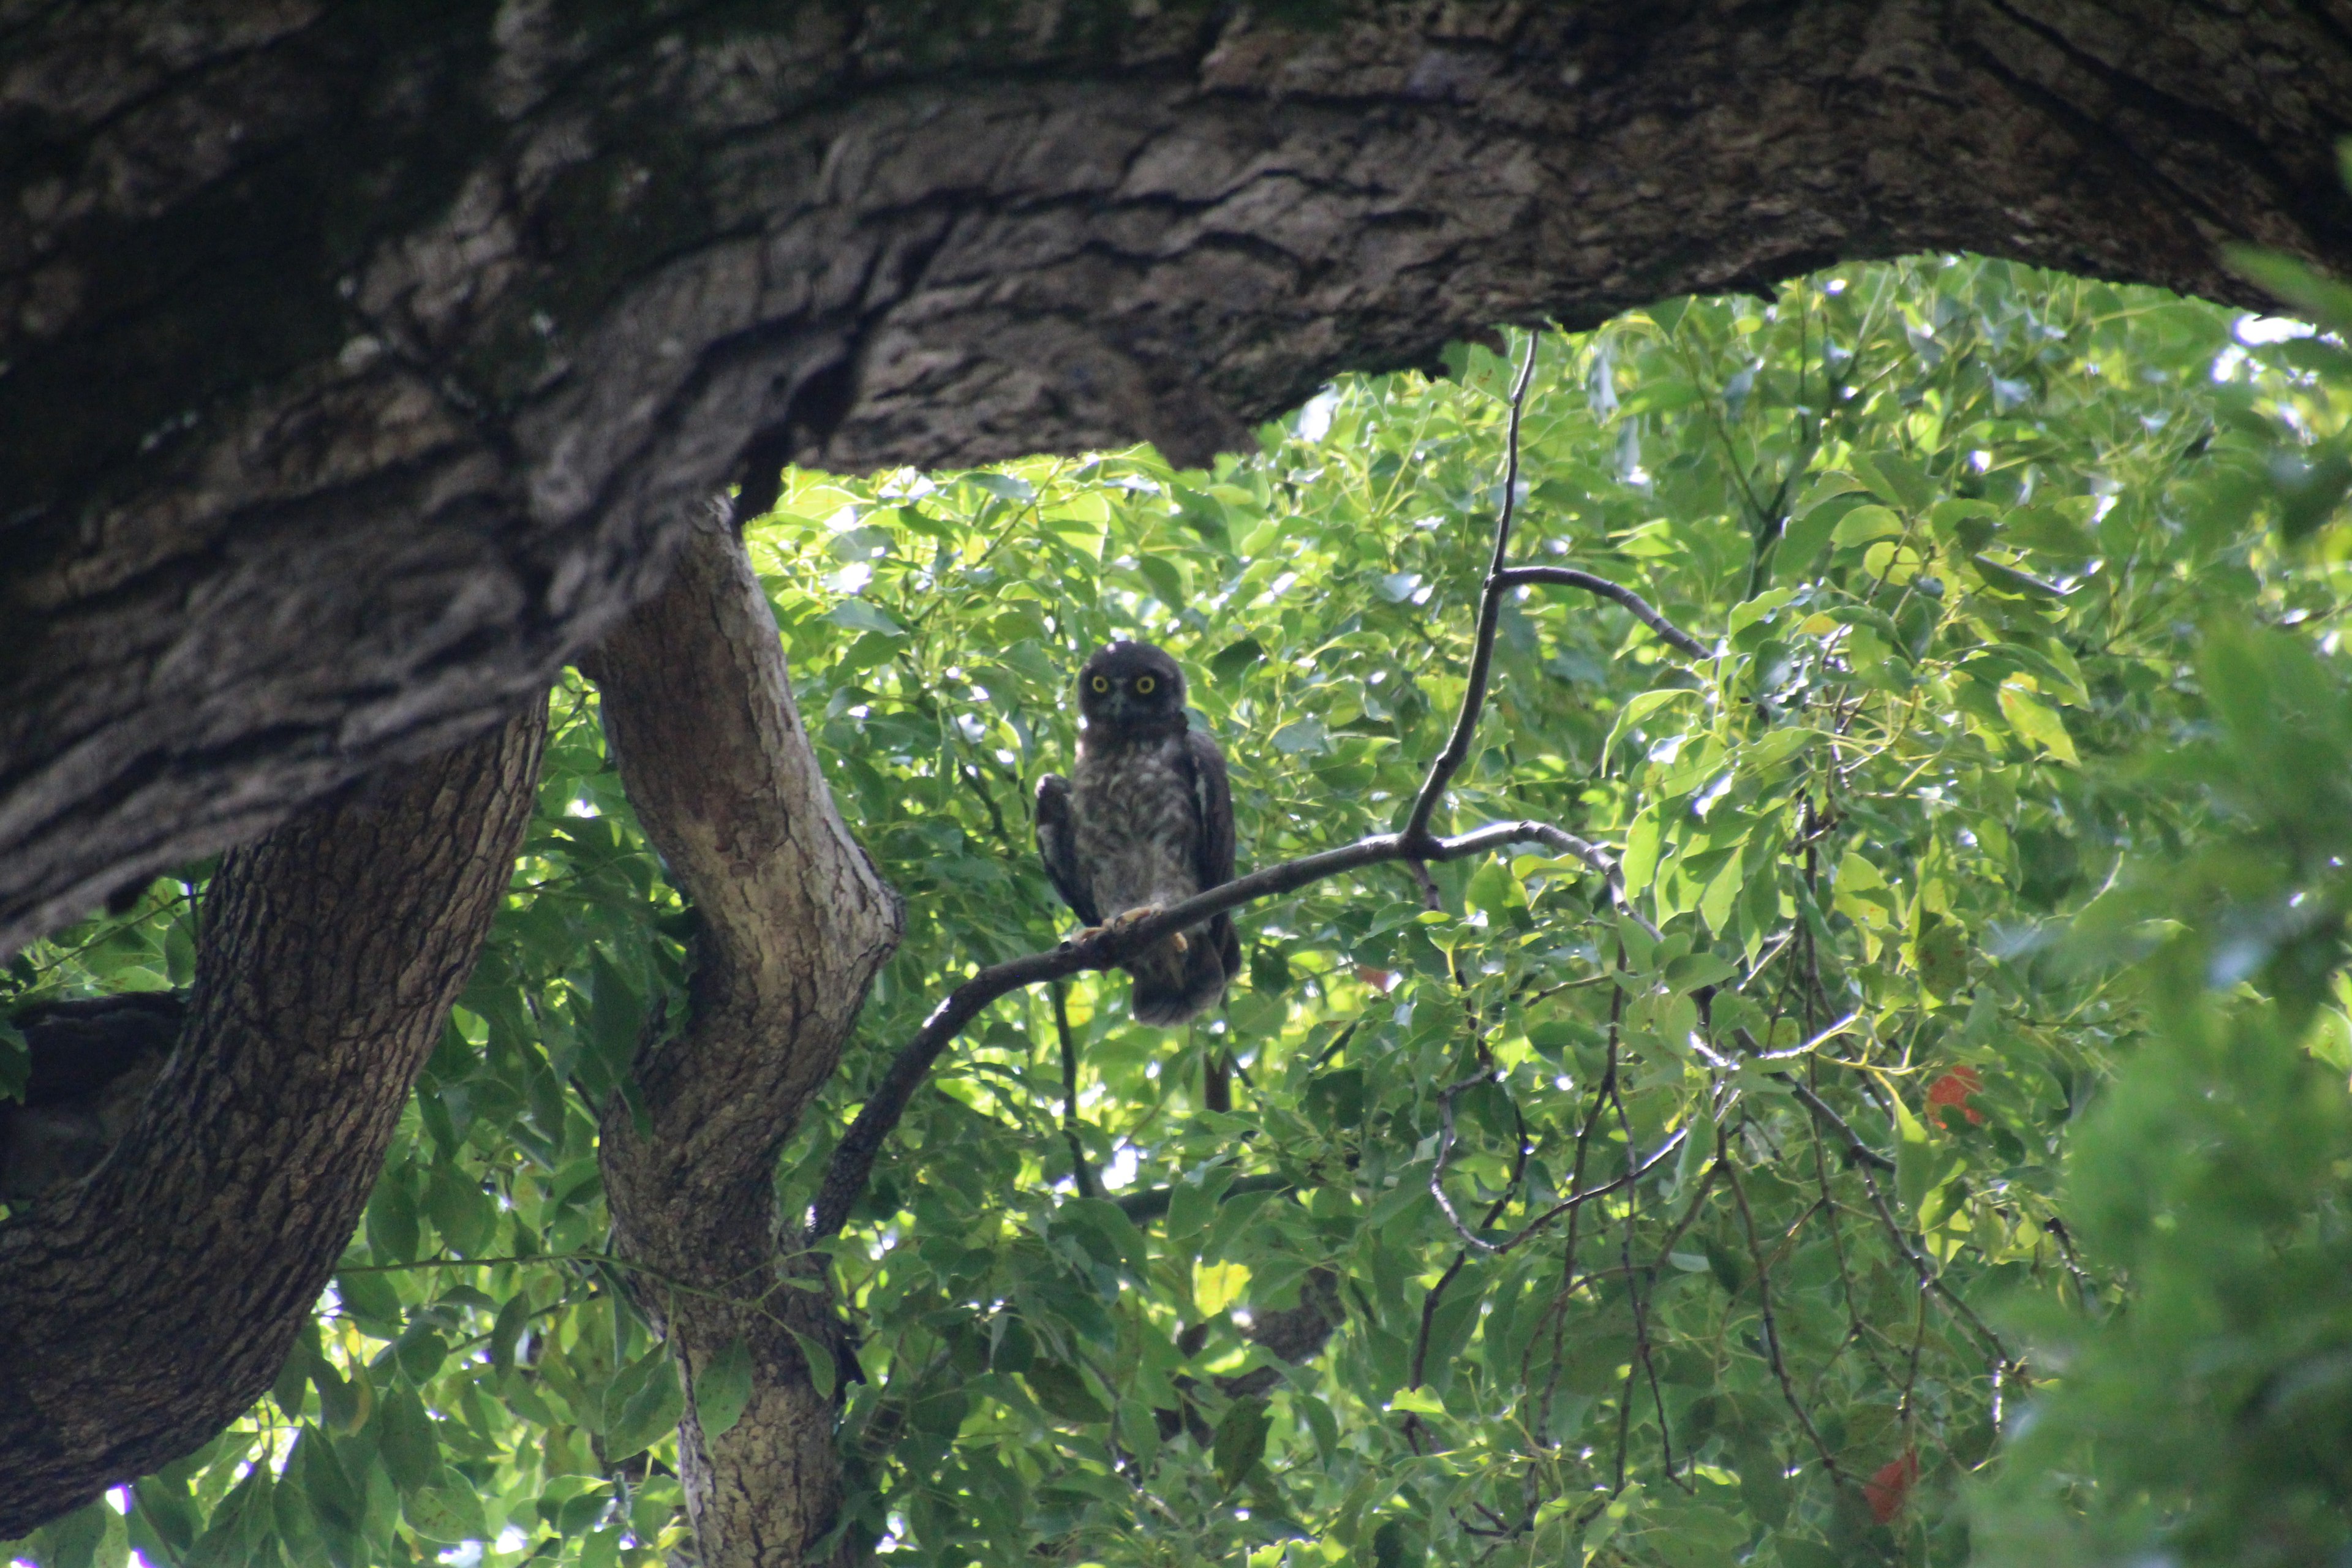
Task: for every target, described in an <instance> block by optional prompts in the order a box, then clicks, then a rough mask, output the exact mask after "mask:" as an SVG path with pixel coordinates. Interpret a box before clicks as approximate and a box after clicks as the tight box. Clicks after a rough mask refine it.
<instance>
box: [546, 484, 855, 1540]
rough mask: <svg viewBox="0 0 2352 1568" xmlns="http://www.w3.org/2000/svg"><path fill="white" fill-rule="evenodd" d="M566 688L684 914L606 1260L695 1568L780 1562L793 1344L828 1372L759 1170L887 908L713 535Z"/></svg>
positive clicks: (797, 1378) (768, 642)
mask: <svg viewBox="0 0 2352 1568" xmlns="http://www.w3.org/2000/svg"><path fill="white" fill-rule="evenodd" d="M583 669H584V670H585V671H586V672H587V674H588V675H589V676H590V678H591V679H593V680H594V681H595V682H596V686H597V690H598V694H599V697H600V700H601V701H602V704H603V709H604V731H605V734H606V735H607V737H608V738H609V740H610V742H611V745H612V749H613V752H614V761H615V762H616V763H618V765H619V767H620V771H621V778H622V782H623V783H624V784H625V785H626V786H627V788H628V792H629V801H630V804H631V805H633V806H634V807H635V810H636V813H637V818H638V821H639V823H640V824H641V825H642V826H644V828H645V831H646V837H648V838H650V839H651V840H652V841H653V843H654V845H655V847H656V848H658V849H659V850H660V851H661V855H662V858H663V860H664V862H665V863H666V864H667V868H668V873H669V876H670V878H671V879H672V880H673V881H674V882H675V883H676V884H677V887H678V888H679V889H681V890H682V891H683V892H684V893H685V894H686V896H687V898H688V900H689V901H690V902H691V903H692V905H693V907H694V912H695V916H696V936H695V942H694V976H693V982H692V994H691V998H690V1003H689V1006H688V1013H687V1016H686V1018H685V1020H684V1023H683V1026H682V1027H680V1028H679V1029H678V1030H677V1033H676V1034H675V1035H672V1036H667V1037H661V1038H657V1039H654V1040H650V1041H648V1042H647V1043H646V1046H645V1047H644V1048H643V1049H641V1050H640V1052H639V1053H638V1058H637V1061H636V1063H635V1067H634V1068H633V1069H632V1071H633V1074H634V1076H635V1079H636V1085H637V1089H636V1099H637V1105H638V1107H641V1108H642V1110H643V1113H644V1116H645V1127H646V1131H640V1130H639V1123H638V1121H637V1113H636V1110H635V1109H633V1108H632V1107H631V1106H630V1105H629V1104H627V1103H626V1102H625V1101H624V1100H622V1099H621V1098H619V1097H617V1096H616V1097H615V1098H614V1100H612V1101H610V1102H609V1103H608V1104H607V1105H606V1106H605V1108H604V1118H603V1124H602V1136H601V1141H600V1145H599V1147H600V1154H601V1163H602V1164H603V1167H604V1192H605V1198H606V1201H607V1202H608V1204H609V1205H610V1206H611V1209H612V1215H613V1231H614V1248H615V1250H616V1251H617V1252H619V1253H620V1254H621V1256H622V1257H624V1258H627V1259H628V1260H629V1261H630V1262H631V1263H632V1264H635V1265H637V1266H639V1268H641V1269H642V1270H644V1271H645V1272H644V1273H640V1274H636V1275H633V1276H632V1277H631V1278H632V1281H633V1284H635V1287H636V1294H637V1297H638V1300H639V1301H640V1302H641V1303H642V1304H643V1305H644V1306H645V1307H646V1310H647V1311H648V1314H649V1315H650V1316H651V1317H652V1319H653V1320H654V1321H655V1322H656V1323H657V1324H658V1325H660V1327H661V1328H662V1330H663V1331H664V1332H665V1333H666V1335H667V1338H668V1340H669V1342H670V1346H671V1348H672V1350H673V1351H674V1352H675V1353H676V1354H677V1359H678V1363H679V1366H680V1368H681V1370H682V1371H683V1372H684V1373H685V1375H686V1378H687V1382H688V1390H689V1397H688V1405H687V1413H686V1417H685V1420H684V1421H683V1422H682V1423H681V1425H680V1427H679V1431H678V1451H679V1459H680V1470H681V1472H682V1477H683V1479H684V1481H685V1483H686V1495H687V1506H688V1510H689V1511H690V1513H691V1514H692V1516H693V1519H694V1526H695V1537H696V1541H697V1543H698V1551H699V1553H700V1560H701V1561H702V1563H705V1564H706V1565H707V1568H761V1565H774V1564H782V1563H792V1564H797V1563H800V1562H801V1561H802V1557H803V1552H804V1551H805V1550H806V1548H807V1547H808V1546H809V1545H810V1544H811V1543H812V1542H815V1541H816V1540H817V1539H818V1538H819V1537H821V1536H822V1535H824V1532H825V1531H827V1530H828V1529H829V1528H831V1526H832V1525H833V1523H834V1515H835V1510H836V1509H837V1507H838V1504H839V1500H840V1496H841V1476H840V1457H839V1455H838V1454H837V1453H836V1452H835V1446H834V1440H833V1414H834V1411H833V1405H832V1402H831V1401H830V1400H828V1399H826V1398H823V1397H820V1396H819V1395H818V1394H817V1392H816V1389H815V1387H814V1384H812V1383H811V1381H810V1377H809V1371H808V1367H807V1365H806V1363H805V1362H804V1360H803V1354H802V1352H801V1349H800V1347H799V1342H797V1341H796V1340H795V1339H794V1337H793V1331H795V1330H797V1331H799V1332H800V1333H803V1334H805V1335H807V1336H808V1337H809V1338H810V1339H811V1340H812V1341H814V1342H817V1343H821V1344H823V1343H829V1344H832V1345H834V1346H835V1359H836V1360H837V1361H842V1362H844V1363H846V1360H847V1350H846V1346H845V1343H844V1342H843V1341H842V1339H841V1336H840V1334H839V1325H838V1323H837V1321H836V1320H835V1315H834V1311H833V1308H832V1304H831V1300H830V1298H829V1296H828V1295H827V1294H826V1293H825V1289H824V1274H823V1272H822V1270H821V1269H819V1268H816V1267H815V1265H814V1262H813V1261H812V1260H809V1259H806V1258H800V1257H798V1256H797V1255H798V1254H799V1252H800V1248H799V1247H798V1245H797V1242H798V1236H797V1229H798V1227H797V1226H796V1225H793V1224H789V1223H786V1222H783V1221H782V1220H781V1219H780V1217H779V1215H778V1212H777V1206H776V1201H775V1162H776V1152H777V1151H778V1150H779V1149H780V1148H781V1147H782V1144H783V1142H784V1140H785V1139H786V1138H788V1137H790V1136H791V1135H792V1131H793V1127H794V1126H795V1125H796V1124H797V1122H798V1121H799V1119H800V1116H801V1113H802V1111H803V1110H804V1109H805V1108H806V1107H807V1105H808V1102H809V1101H810V1100H811V1099H813V1098H814V1096H815V1094H816V1092H817V1090H818V1089H819V1088H820V1087H822V1086H823V1084H824V1081H825V1079H828V1078H829V1077H831V1076H832V1074H833V1070H834V1068H835V1066H836V1065H837V1064H838V1063H839V1061H840V1059H841V1050H842V1046H843V1044H844V1042H845V1040H846V1039H847V1038H848V1035H849V1028H850V1025H851V1024H852V1022H853V1021H854V1020H855V1019H856V1016H857V1010H858V1007H859V1005H861V1004H862V1003H863V1002H864V1001H865V998H866V985H867V984H868V983H869V982H870V981H871V980H872V978H873V976H874V973H875V972H876V971H877V970H878V969H879V968H880V967H881V965H882V963H883V962H884V961H885V960H886V959H887V958H888V957H889V955H890V953H891V952H892V950H893V949H895V948H896V947H897V945H898V933H899V929H900V911H899V906H898V899H897V897H896V896H895V895H894V894H892V893H891V891H890V890H889V889H887V887H885V886H884V885H883V883H882V880H881V878H880V877H879V876H878V875H877V873H876V871H875V869H874V867H873V863H872V862H871V861H869V860H868V859H867V858H866V853H865V851H864V850H862V849H861V848H859V847H858V846H857V844H856V840H854V839H853V838H852V837H850V835H849V830H848V829H847V828H846V827H845V826H843V824H842V821H841V817H840V815H839V813H838V812H836V811H835V809H834V805H833V800H832V796H831V795H829V794H827V792H826V790H825V784H824V775H823V774H822V773H820V772H819V770H818V766H817V760H816V756H815V753H814V752H812V751H811V750H810V747H809V742H808V735H807V731H805V730H804V729H803V726H802V724H801V721H800V716H799V714H798V712H797V711H796V710H795V709H794V708H793V694H792V687H791V683H790V680H789V679H788V677H787V673H786V671H785V668H784V657H783V648H782V643H781V641H780V640H779V638H778V637H777V635H776V623H775V617H774V615H773V614H772V612H771V611H770V609H769V607H768V601H767V597H766V595H764V594H763V593H762V592H761V588H760V584H759V579H758V578H757V577H756V576H755V575H754V574H753V573H752V570H751V560H750V558H749V556H748V555H746V553H745V552H744V550H743V545H742V542H741V541H740V540H739V539H737V538H736V536H735V534H734V532H733V531H732V530H731V529H730V528H728V527H727V526H726V525H725V524H724V523H723V522H721V521H719V520H718V519H716V518H710V519H707V520H706V521H703V522H701V523H699V524H698V525H697V526H696V527H695V528H694V529H693V530H692V531H691V532H690V534H689V536H688V541H687V544H686V548H685V551H684V552H683V554H682V555H681V556H680V558H679V561H678V564H677V571H676V573H675V574H673V575H672V577H671V579H670V583H669V585H668V586H667V588H665V589H664V590H663V591H662V593H661V594H660V595H658V596H656V598H654V599H653V600H651V601H650V602H649V603H647V604H646V605H645V606H644V607H643V608H641V609H639V610H638V611H637V612H636V613H635V614H634V615H633V616H630V617H629V619H628V620H627V621H626V622H625V623H624V624H623V625H622V626H621V628H620V630H619V631H617V632H616V633H614V635H613V636H612V637H610V638H608V639H607V640H606V641H605V642H604V644H603V646H601V647H598V648H597V649H596V651H595V653H594V654H593V657H591V658H587V659H585V660H583ZM780 1259H781V1262H780ZM788 1277H789V1282H788ZM649 1278H651V1279H660V1280H663V1281H673V1282H675V1281H684V1282H687V1283H688V1284H689V1285H691V1286H693V1287H694V1289H691V1290H682V1291H681V1290H673V1289H670V1288H669V1286H668V1285H667V1284H657V1283H648V1282H647V1280H648V1279H649ZM738 1339H740V1340H741V1341H742V1342H744V1344H745V1345H746V1346H747V1347H748V1348H749V1350H750V1351H751V1362H752V1368H753V1377H752V1392H751V1405H749V1406H748V1407H746V1409H745V1410H744V1412H743V1415H742V1418H741V1420H740V1422H739V1423H738V1424H737V1426H735V1427H734V1429H733V1430H732V1431H730V1433H728V1435H727V1436H726V1438H725V1440H724V1442H723V1443H719V1444H713V1443H711V1442H710V1441H709V1440H707V1439H706V1438H705V1437H704V1436H703V1433H702V1429H701V1427H700V1426H699V1425H698V1422H697V1420H696V1415H695V1405H694V1401H693V1398H692V1396H691V1390H692V1387H693V1380H694V1377H695V1375H696V1374H697V1373H698V1371H699V1370H700V1369H701V1368H703V1367H705V1366H707V1365H709V1363H710V1359H711V1358H712V1357H714V1356H716V1355H718V1354H719V1352H722V1351H724V1350H725V1349H726V1347H727V1346H728V1345H729V1344H730V1342H733V1341H735V1340H738Z"/></svg>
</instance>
